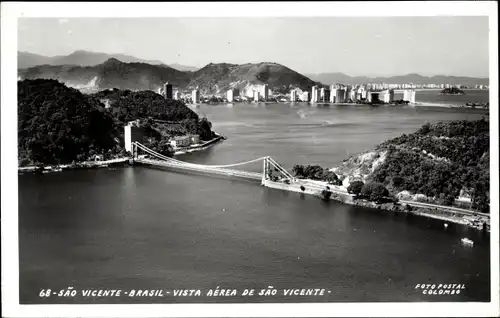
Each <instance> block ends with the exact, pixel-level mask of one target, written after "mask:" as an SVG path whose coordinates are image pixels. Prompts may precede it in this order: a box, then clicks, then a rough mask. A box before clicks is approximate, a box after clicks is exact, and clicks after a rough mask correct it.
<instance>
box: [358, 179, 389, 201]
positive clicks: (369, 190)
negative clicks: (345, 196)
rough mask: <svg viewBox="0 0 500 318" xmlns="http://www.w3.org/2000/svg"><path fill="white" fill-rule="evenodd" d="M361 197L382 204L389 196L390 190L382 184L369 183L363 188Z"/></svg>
mask: <svg viewBox="0 0 500 318" xmlns="http://www.w3.org/2000/svg"><path fill="white" fill-rule="evenodd" d="M361 195H362V196H363V197H364V198H366V199H368V200H370V201H373V202H380V201H381V200H382V199H384V198H385V197H387V196H389V190H387V188H386V187H385V186H384V185H383V184H381V183H378V182H369V183H367V184H365V185H364V186H363V187H362V189H361Z"/></svg>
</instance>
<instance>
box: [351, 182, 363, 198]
mask: <svg viewBox="0 0 500 318" xmlns="http://www.w3.org/2000/svg"><path fill="white" fill-rule="evenodd" d="M364 185H365V184H364V183H363V181H354V182H351V183H350V184H349V186H348V187H347V192H348V193H352V194H355V195H357V196H358V195H359V194H360V193H361V190H362V189H363V186H364Z"/></svg>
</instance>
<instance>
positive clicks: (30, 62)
mask: <svg viewBox="0 0 500 318" xmlns="http://www.w3.org/2000/svg"><path fill="white" fill-rule="evenodd" d="M111 58H115V59H117V60H120V61H122V62H125V63H146V64H151V65H165V63H163V62H162V61H158V60H144V59H140V58H137V57H135V56H131V55H126V54H108V53H100V52H90V51H84V50H78V51H75V52H73V53H71V54H69V55H56V56H44V55H40V54H34V53H30V52H21V51H18V52H17V67H18V68H19V69H22V68H28V67H33V66H37V65H77V66H94V65H97V64H102V63H104V62H106V61H107V60H109V59H111ZM169 66H170V67H172V68H175V69H176V70H179V71H183V72H194V71H196V70H197V69H198V68H197V67H193V66H186V65H181V64H178V63H174V64H171V65H169Z"/></svg>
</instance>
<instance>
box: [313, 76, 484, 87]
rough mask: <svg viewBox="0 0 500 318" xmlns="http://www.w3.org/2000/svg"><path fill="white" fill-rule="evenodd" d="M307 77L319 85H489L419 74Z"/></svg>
mask: <svg viewBox="0 0 500 318" xmlns="http://www.w3.org/2000/svg"><path fill="white" fill-rule="evenodd" d="M306 76H307V77H309V78H310V79H312V80H314V81H318V82H321V83H343V84H366V83H388V84H406V83H413V84H451V85H459V84H460V85H489V79H488V78H477V77H465V76H445V75H436V76H431V77H428V76H422V75H419V74H415V73H412V74H407V75H399V76H390V77H366V76H354V77H351V76H349V75H346V74H344V73H319V74H306Z"/></svg>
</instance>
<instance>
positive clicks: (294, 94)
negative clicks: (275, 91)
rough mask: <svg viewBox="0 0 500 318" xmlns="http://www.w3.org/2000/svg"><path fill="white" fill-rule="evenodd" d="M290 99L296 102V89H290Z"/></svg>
mask: <svg viewBox="0 0 500 318" xmlns="http://www.w3.org/2000/svg"><path fill="white" fill-rule="evenodd" d="M290 101H291V102H296V101H297V90H295V89H292V90H291V91H290Z"/></svg>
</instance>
